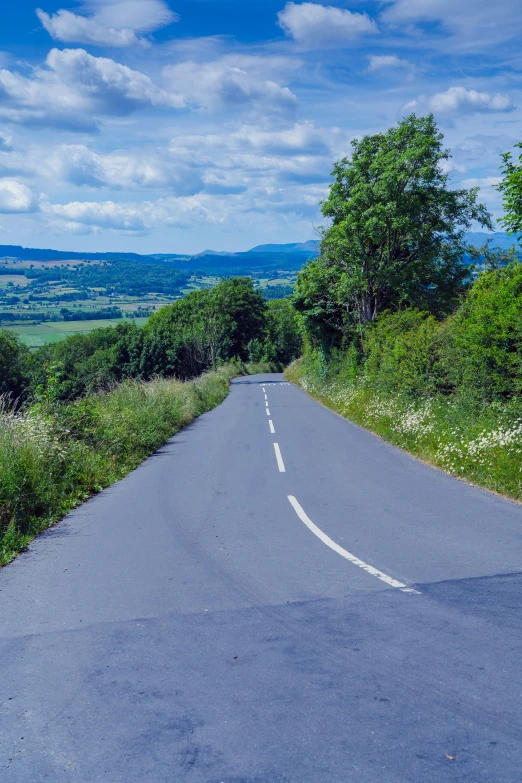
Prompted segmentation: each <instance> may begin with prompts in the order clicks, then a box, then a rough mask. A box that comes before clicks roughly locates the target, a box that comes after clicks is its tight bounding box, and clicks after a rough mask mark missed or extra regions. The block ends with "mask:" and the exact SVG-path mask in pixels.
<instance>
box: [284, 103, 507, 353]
mask: <svg viewBox="0 0 522 783" xmlns="http://www.w3.org/2000/svg"><path fill="white" fill-rule="evenodd" d="M442 139H443V137H442V134H441V133H439V131H438V129H437V126H436V124H435V120H434V118H433V116H432V115H430V116H428V117H416V116H415V115H414V114H412V115H411V116H409V117H407V118H406V119H404V120H402V121H401V122H400V123H399V124H398V125H397V126H396V127H393V128H390V129H389V130H388V131H386V132H385V133H377V134H374V135H372V136H365V137H364V138H362V139H360V140H355V141H353V142H352V155H351V158H343V159H342V160H340V161H338V162H337V163H336V164H335V166H334V169H333V172H332V174H333V176H334V182H333V183H332V185H331V186H330V192H329V195H328V197H327V198H326V200H325V201H324V202H323V203H322V212H323V215H324V216H325V217H327V218H329V219H330V220H331V225H330V226H329V227H328V228H326V229H323V230H322V242H321V254H320V256H319V257H318V258H317V259H316V260H314V261H312V262H309V263H308V264H307V265H306V266H305V267H304V269H303V271H302V272H301V273H300V275H299V276H298V279H297V284H296V289H295V294H294V298H293V299H294V304H295V307H296V308H297V309H298V310H299V311H300V312H302V313H303V315H304V316H305V321H306V323H307V326H308V328H309V329H310V330H311V331H312V333H313V332H314V331H316V332H319V334H320V335H321V337H322V340H323V342H324V340H325V338H327V337H328V336H329V335H330V336H332V335H333V336H335V335H339V333H341V334H345V333H350V332H351V331H353V329H354V328H357V329H359V330H360V331H362V329H363V327H364V325H365V324H367V323H370V322H373V321H375V320H376V319H377V317H378V315H379V313H381V312H383V311H384V310H391V311H393V310H397V309H398V308H400V307H407V306H409V307H416V308H419V309H422V310H425V311H428V312H430V313H433V314H435V315H440V314H442V313H445V312H448V311H450V310H451V309H452V308H453V307H454V306H455V304H456V303H457V302H458V299H459V296H460V294H461V292H462V291H463V289H464V288H465V287H466V285H467V284H468V283H469V278H470V275H469V270H468V268H467V267H466V265H465V263H464V254H465V251H466V245H465V242H464V233H465V231H466V229H468V228H469V227H470V226H471V223H472V222H473V221H477V222H478V223H479V224H480V225H482V226H485V227H487V228H491V227H492V224H491V217H490V215H489V213H488V211H487V210H486V207H485V206H484V205H483V204H480V203H478V202H477V188H474V189H471V190H466V189H460V190H453V189H451V188H450V187H449V175H448V173H447V166H446V167H445V165H444V164H445V163H446V161H448V160H449V158H450V153H449V152H448V150H445V149H443V147H442ZM337 339H338V338H337Z"/></svg>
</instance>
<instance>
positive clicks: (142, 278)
mask: <svg viewBox="0 0 522 783" xmlns="http://www.w3.org/2000/svg"><path fill="white" fill-rule="evenodd" d="M24 272H25V275H26V277H28V278H30V279H31V280H33V281H34V282H35V284H37V285H39V286H42V285H45V284H49V283H54V282H62V283H64V284H68V285H71V286H74V287H75V288H80V289H88V288H102V289H105V290H106V291H108V292H110V293H118V294H128V295H130V296H143V295H145V294H148V293H163V294H172V295H175V294H179V291H180V288H181V287H182V286H183V285H185V283H186V282H187V280H188V273H187V272H182V271H180V270H179V269H176V267H174V266H171V265H170V264H142V263H139V262H136V261H130V260H123V261H119V260H117V259H115V260H113V261H106V262H103V263H100V264H79V265H78V266H75V267H73V268H70V267H67V266H55V267H51V268H48V269H26V270H24ZM11 274H12V272H11Z"/></svg>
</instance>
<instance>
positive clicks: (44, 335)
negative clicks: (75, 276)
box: [1, 318, 148, 348]
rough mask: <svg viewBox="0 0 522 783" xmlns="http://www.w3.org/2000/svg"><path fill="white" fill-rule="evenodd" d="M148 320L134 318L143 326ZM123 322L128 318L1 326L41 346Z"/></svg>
mask: <svg viewBox="0 0 522 783" xmlns="http://www.w3.org/2000/svg"><path fill="white" fill-rule="evenodd" d="M147 321H148V319H147V318H133V319H132V322H133V323H135V324H136V325H137V326H142V325H143V324H144V323H147ZM121 323H128V320H127V319H124V318H118V319H114V320H110V319H104V320H101V321H51V322H49V321H47V322H45V323H39V324H20V325H18V324H17V325H6V326H2V327H1V328H2V329H9V330H11V331H12V332H15V333H16V334H17V335H18V336H19V338H20V340H21V341H22V342H23V343H24V345H27V347H28V348H41V347H42V345H47V344H48V343H58V342H60V340H63V339H64V338H65V337H70V336H71V335H72V334H79V333H86V332H92V330H93V329H99V328H104V327H107V326H116V324H121Z"/></svg>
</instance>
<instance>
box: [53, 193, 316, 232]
mask: <svg viewBox="0 0 522 783" xmlns="http://www.w3.org/2000/svg"><path fill="white" fill-rule="evenodd" d="M325 194H326V190H325V189H324V188H319V187H316V186H313V185H311V186H308V187H305V186H303V185H301V184H300V185H288V186H285V187H279V188H277V189H274V190H272V191H270V192H267V191H266V190H264V189H262V188H259V189H257V190H252V191H250V192H248V193H239V194H230V195H228V196H227V198H223V196H222V195H221V194H220V193H214V194H213V193H200V194H197V195H195V196H186V197H179V198H177V197H167V198H160V199H157V200H156V201H140V202H125V203H116V202H114V201H73V202H70V203H67V204H52V203H50V202H42V203H41V210H42V212H43V213H44V215H45V216H46V218H47V219H48V221H49V225H50V226H52V227H53V228H54V229H60V228H61V229H62V230H67V231H70V230H72V231H73V233H79V232H81V227H82V226H84V227H86V229H87V230H88V231H94V232H99V231H110V232H117V233H122V234H126V235H140V234H147V233H149V232H151V231H153V230H154V229H155V228H158V227H166V228H194V227H195V226H203V225H207V226H208V225H211V226H226V227H227V228H228V229H231V228H233V227H234V226H235V227H242V228H244V225H245V219H247V220H248V221H249V224H253V223H255V222H261V223H262V224H263V225H265V226H266V224H267V221H269V220H272V219H273V218H274V217H275V218H276V219H277V220H278V221H281V220H283V221H284V220H287V219H295V218H296V217H297V219H299V218H302V217H303V216H306V217H308V218H310V217H315V216H316V215H317V212H318V207H317V205H318V202H319V200H320V198H322V197H324V196H325ZM67 227H69V228H67Z"/></svg>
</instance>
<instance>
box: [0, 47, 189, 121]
mask: <svg viewBox="0 0 522 783" xmlns="http://www.w3.org/2000/svg"><path fill="white" fill-rule="evenodd" d="M151 106H153V107H155V106H162V107H169V108H171V107H176V108H179V107H181V106H183V98H182V97H181V96H180V95H178V94H174V93H169V92H166V91H165V90H162V89H161V88H159V87H157V86H156V85H155V84H154V83H153V82H152V80H151V79H150V78H149V77H148V76H146V75H145V74H143V73H141V72H139V71H135V70H133V69H131V68H129V67H128V66H126V65H122V64H120V63H117V62H115V61H114V60H111V59H110V58H108V57H93V56H92V55H90V54H88V53H87V52H86V51H85V50H84V49H63V50H59V49H51V51H50V52H49V54H48V56H47V59H46V62H45V67H37V68H35V69H34V70H33V73H32V74H31V75H30V76H23V75H22V74H20V73H18V72H16V71H9V70H7V69H2V70H0V118H4V119H6V120H8V121H11V122H22V123H27V124H47V125H56V126H59V127H66V128H69V129H75V128H76V129H84V128H87V129H88V128H91V129H92V128H95V127H96V125H97V121H98V118H99V117H102V116H111V115H112V116H122V115H126V114H130V113H132V112H133V111H136V110H138V109H143V108H148V107H151Z"/></svg>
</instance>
